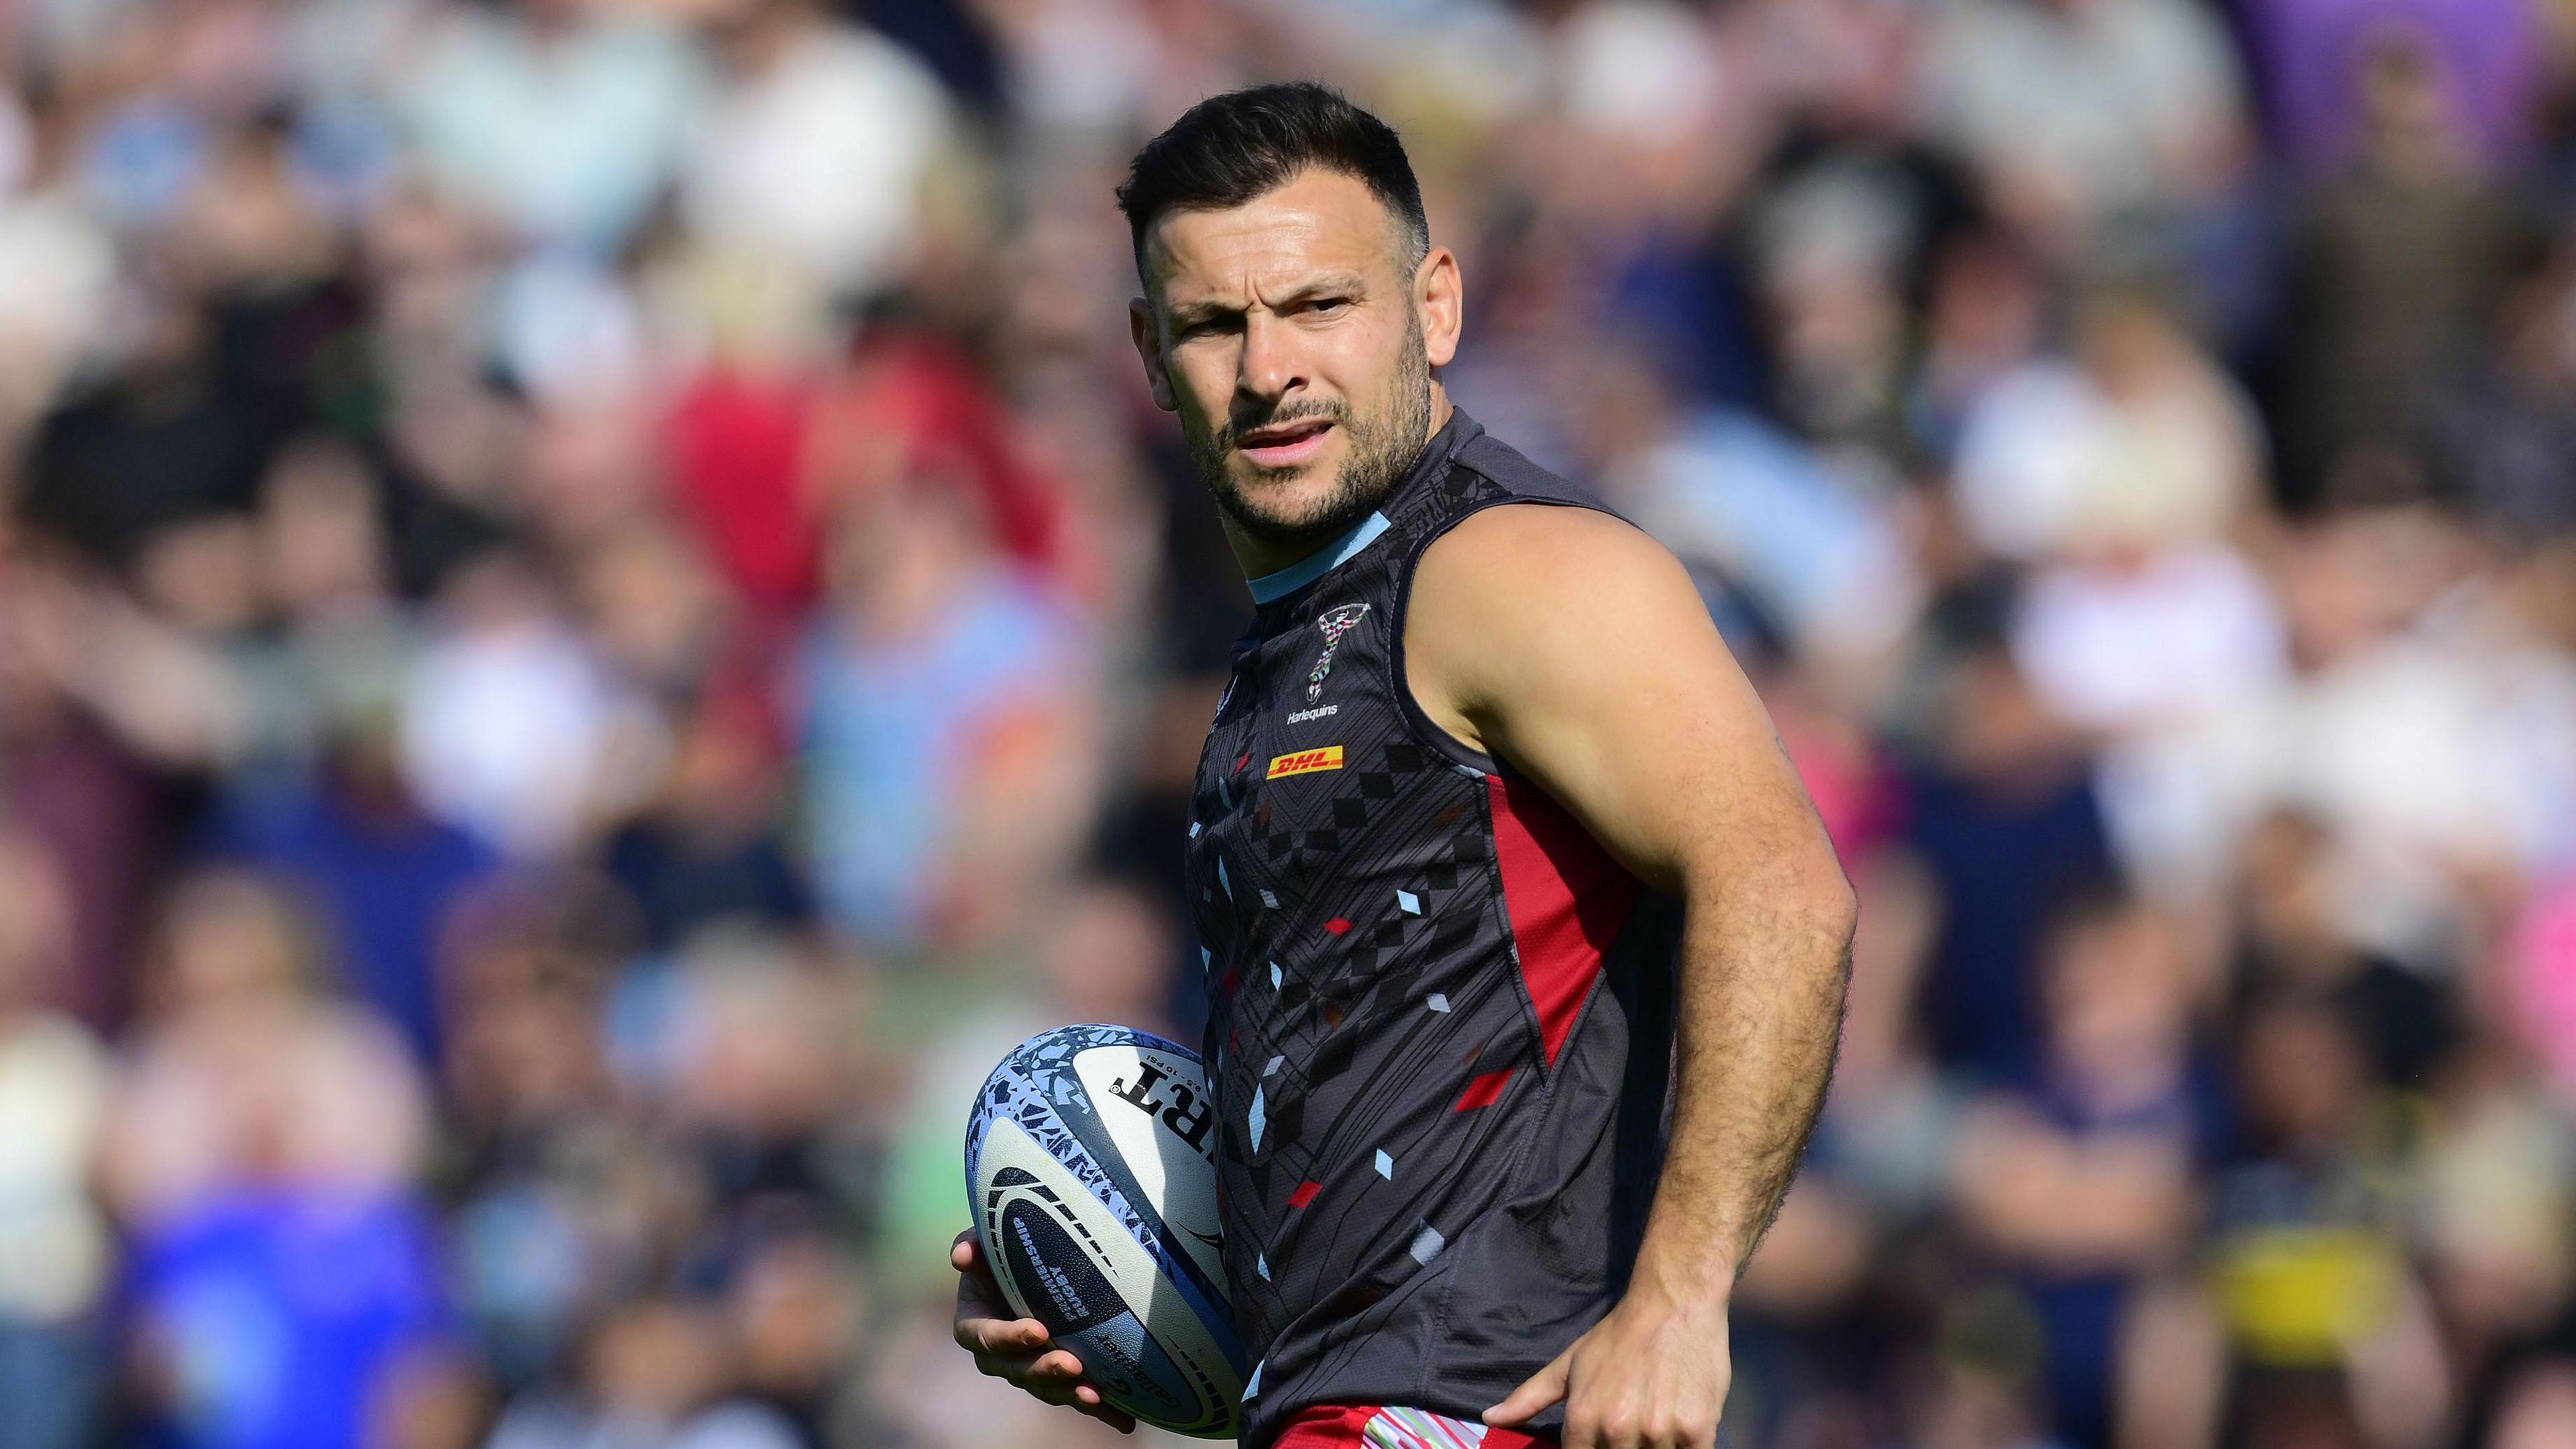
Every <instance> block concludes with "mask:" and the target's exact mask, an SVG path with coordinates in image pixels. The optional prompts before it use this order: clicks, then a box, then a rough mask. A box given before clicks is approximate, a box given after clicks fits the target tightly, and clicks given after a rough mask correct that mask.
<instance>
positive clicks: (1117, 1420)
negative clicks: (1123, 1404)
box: [1074, 1389, 1136, 1434]
mask: <svg viewBox="0 0 2576 1449" xmlns="http://www.w3.org/2000/svg"><path fill="white" fill-rule="evenodd" d="M1092 1392H1093V1393H1095V1394H1097V1393H1098V1392H1099V1391H1098V1390H1097V1389H1095V1390H1093V1391H1092ZM1074 1407H1075V1408H1077V1409H1080V1410H1081V1411H1082V1412H1084V1413H1086V1414H1089V1415H1090V1416H1091V1417H1093V1418H1095V1419H1098V1420H1099V1421H1100V1422H1102V1423H1104V1424H1106V1425H1108V1426H1109V1427H1110V1428H1112V1429H1115V1430H1117V1431H1118V1432H1119V1433H1121V1434H1133V1433H1135V1432H1136V1419H1135V1416H1134V1415H1132V1414H1129V1413H1128V1412H1127V1411H1126V1410H1124V1409H1120V1408H1117V1407H1115V1406H1113V1405H1110V1404H1108V1403H1105V1402H1103V1403H1098V1404H1085V1403H1076V1404H1075V1405H1074Z"/></svg>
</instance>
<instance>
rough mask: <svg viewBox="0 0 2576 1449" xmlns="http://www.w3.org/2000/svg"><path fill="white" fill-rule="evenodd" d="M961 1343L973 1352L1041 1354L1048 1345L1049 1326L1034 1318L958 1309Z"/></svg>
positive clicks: (966, 1306)
mask: <svg viewBox="0 0 2576 1449" xmlns="http://www.w3.org/2000/svg"><path fill="white" fill-rule="evenodd" d="M956 1338H957V1346H958V1347H960V1348H962V1349H965V1350H966V1351H967V1352H969V1353H973V1354H1016V1353H1039V1352H1043V1351H1044V1350H1045V1349H1046V1347H1047V1341H1048V1340H1047V1327H1046V1325H1045V1324H1043V1323H1040V1322H1038V1321H1037V1320H1036V1319H1034V1318H991V1317H986V1316H984V1315H981V1314H977V1313H974V1312H971V1311H970V1310H969V1305H966V1304H963V1303H961V1304H959V1305H958V1309H957V1329H956Z"/></svg>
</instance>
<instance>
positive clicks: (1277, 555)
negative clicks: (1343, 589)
mask: <svg viewBox="0 0 2576 1449" xmlns="http://www.w3.org/2000/svg"><path fill="white" fill-rule="evenodd" d="M1449 411H1450V409H1449V392H1448V389H1446V388H1444V387H1442V386H1441V385H1440V384H1439V382H1438V381H1436V380H1435V381H1434V382H1433V383H1432V384H1431V426H1430V427H1429V428H1428V429H1426V430H1425V431H1424V432H1423V434H1422V442H1421V446H1422V447H1425V448H1427V447H1429V446H1431V440H1432V439H1433V438H1436V437H1438V436H1440V430H1441V429H1442V428H1445V427H1447V426H1449ZM1415 456H1416V457H1419V456H1420V454H1419V452H1418V451H1417V453H1416V454H1415ZM1407 466H1408V467H1410V466H1411V465H1410V464H1408V465H1407ZM1217 522H1218V523H1219V524H1220V525H1222V526H1223V527H1224V529H1225V541H1226V544H1227V546H1228V547H1230V548H1232V549H1233V550H1234V561H1235V563H1236V564H1238V565H1240V566H1241V567H1242V569H1243V576H1244V577H1245V578H1247V579H1257V578H1260V577H1261V576H1262V575H1264V574H1275V573H1277V572H1279V571H1280V570H1281V569H1285V568H1294V567H1296V566H1297V565H1298V564H1299V563H1301V562H1303V561H1304V560H1305V559H1306V558H1307V557H1308V556H1309V555H1311V554H1313V553H1314V552H1315V551H1316V550H1317V549H1322V548H1331V547H1332V546H1333V544H1334V543H1335V542H1336V541H1338V539H1339V537H1340V535H1338V534H1336V535H1335V536H1334V537H1333V538H1320V539H1301V540H1298V541H1296V542H1293V543H1281V542H1278V541H1276V540H1274V539H1266V538H1255V537H1253V536H1252V535H1251V534H1248V533H1246V532H1244V531H1243V530H1242V529H1241V528H1240V527H1237V526H1236V524H1235V521H1234V520H1233V519H1231V518H1227V517H1225V516H1223V515H1222V514H1220V515H1219V516H1218V518H1217Z"/></svg>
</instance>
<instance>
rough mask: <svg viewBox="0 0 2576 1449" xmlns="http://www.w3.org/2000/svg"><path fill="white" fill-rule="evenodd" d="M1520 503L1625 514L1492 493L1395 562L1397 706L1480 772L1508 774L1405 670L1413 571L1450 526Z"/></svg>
mask: <svg viewBox="0 0 2576 1449" xmlns="http://www.w3.org/2000/svg"><path fill="white" fill-rule="evenodd" d="M1518 504H1534V505H1538V506H1541V507H1547V508H1589V509H1592V510H1593V511H1595V512H1599V513H1610V516H1611V517H1613V518H1617V517H1618V516H1619V515H1618V514H1616V513H1611V512H1610V510H1609V509H1606V508H1602V507H1600V506H1599V505H1598V504H1593V503H1587V502H1584V501H1583V500H1581V499H1576V498H1550V497H1547V496H1545V495H1543V494H1530V493H1506V494H1503V495H1502V496H1501V497H1498V498H1488V499H1486V500H1484V501H1483V502H1481V503H1478V504H1476V505H1475V506H1474V507H1472V508H1469V509H1466V510H1465V511H1463V512H1461V513H1460V514H1459V515H1458V516H1457V517H1455V518H1450V519H1444V520H1442V521H1441V523H1440V525H1439V526H1438V527H1437V528H1434V529H1432V530H1431V532H1429V533H1428V534H1425V535H1424V536H1423V537H1421V538H1419V539H1412V540H1408V541H1407V542H1406V544H1405V551H1404V555H1403V557H1402V558H1401V559H1399V560H1398V561H1397V563H1396V566H1395V602H1394V605H1393V609H1394V613H1395V617H1394V618H1393V619H1392V620H1391V621H1389V624H1388V634H1387V671H1388V673H1389V674H1391V675H1392V676H1393V678H1391V679H1389V680H1388V681H1387V683H1388V685H1389V687H1390V688H1391V689H1392V690H1393V691H1394V694H1395V700H1396V705H1397V708H1398V709H1400V710H1401V711H1402V712H1403V715H1404V722H1405V725H1406V727H1407V728H1409V729H1410V730H1412V732H1413V735H1414V738H1415V739H1416V741H1417V742H1419V743H1421V744H1424V745H1427V746H1429V747H1430V748H1432V749H1435V750H1438V751H1439V752H1440V754H1441V756H1442V757H1443V758H1445V759H1447V760H1448V761H1449V762H1450V763H1452V764H1454V765H1457V766H1459V767H1460V768H1461V769H1465V770H1468V771H1471V772H1473V773H1475V774H1479V775H1487V776H1491V775H1498V774H1500V773H1502V766H1501V764H1500V762H1498V761H1497V760H1495V758H1494V757H1493V756H1492V755H1489V754H1487V753H1485V752H1484V751H1483V750H1480V749H1477V748H1476V747H1475V746H1473V745H1470V744H1468V743H1467V742H1466V741H1465V740H1462V739H1460V738H1458V737H1457V736H1456V735H1453V734H1451V733H1449V731H1448V730H1446V729H1444V728H1442V727H1441V725H1440V724H1439V722H1438V721H1436V720H1434V719H1432V718H1431V716H1430V715H1429V714H1427V713H1425V712H1424V711H1423V708H1422V702H1421V701H1420V700H1418V699H1416V698H1414V696H1413V679H1412V677H1411V675H1410V674H1408V673H1407V672H1406V669H1405V663H1404V658H1405V655H1404V630H1405V624H1406V621H1407V620H1409V619H1410V618H1411V617H1412V614H1413V576H1414V573H1415V571H1416V570H1417V569H1419V568H1420V566H1421V564H1422V556H1423V555H1424V554H1426V553H1429V552H1430V551H1431V546H1432V545H1433V544H1435V543H1438V542H1439V541H1440V540H1441V539H1443V538H1445V537H1447V536H1448V533H1449V530H1451V529H1453V528H1456V527H1457V526H1458V525H1459V524H1462V523H1464V522H1466V521H1467V520H1468V519H1470V518H1473V517H1475V516H1476V515H1477V514H1479V513H1482V512H1484V511H1485V510H1486V509H1488V508H1508V507H1512V506H1514V505H1518Z"/></svg>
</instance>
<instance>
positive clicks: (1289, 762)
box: [1263, 745, 1342, 780]
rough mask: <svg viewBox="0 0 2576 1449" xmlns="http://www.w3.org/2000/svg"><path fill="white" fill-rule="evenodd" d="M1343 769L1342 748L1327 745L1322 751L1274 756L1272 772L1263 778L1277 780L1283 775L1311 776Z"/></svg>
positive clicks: (1271, 763) (1314, 750) (1300, 751)
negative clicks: (1316, 773)
mask: <svg viewBox="0 0 2576 1449" xmlns="http://www.w3.org/2000/svg"><path fill="white" fill-rule="evenodd" d="M1341 767H1342V747H1341V746H1340V745H1325V746H1323V747H1322V748H1320V749H1313V750H1299V751H1297V752H1296V753H1295V754H1293V755H1278V756H1274V757H1273V758H1272V759H1271V761H1270V772H1269V774H1267V775H1266V776H1264V777H1263V778H1265V779H1271V780H1276V779H1278V778H1279V777H1280V776H1282V775H1311V774H1313V773H1314V772H1315V771H1317V770H1338V769H1340V768H1341Z"/></svg>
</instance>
